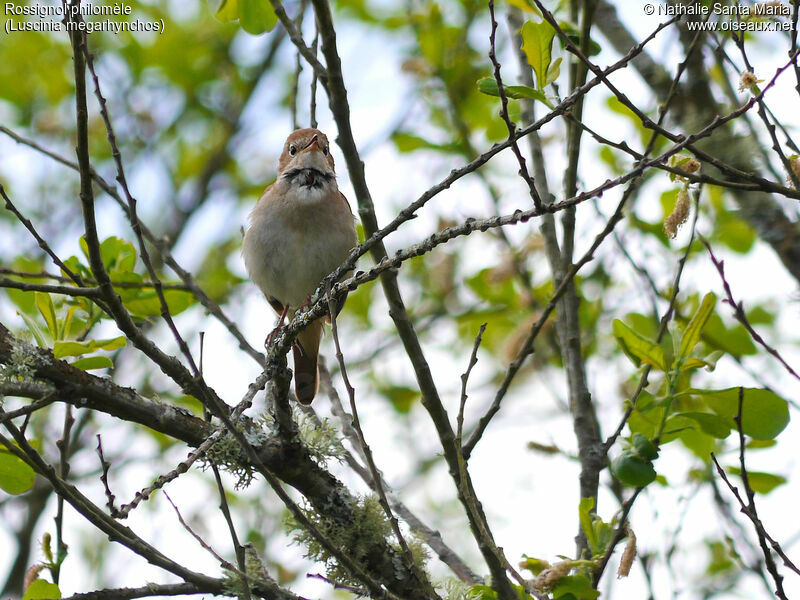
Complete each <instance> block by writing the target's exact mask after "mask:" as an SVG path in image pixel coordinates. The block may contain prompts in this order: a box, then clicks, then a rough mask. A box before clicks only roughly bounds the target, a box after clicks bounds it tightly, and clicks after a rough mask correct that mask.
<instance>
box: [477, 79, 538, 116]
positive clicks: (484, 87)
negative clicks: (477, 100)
mask: <svg viewBox="0 0 800 600" xmlns="http://www.w3.org/2000/svg"><path fill="white" fill-rule="evenodd" d="M478 90H479V91H481V92H482V93H484V94H486V95H488V96H497V97H499V96H500V88H499V86H498V85H497V80H496V79H495V78H494V77H484V78H482V79H479V80H478ZM503 91H505V93H506V98H512V99H514V100H518V99H520V98H531V99H533V100H538V101H539V102H542V103H543V104H546V105H547V106H549V107H550V108H552V104H551V103H550V101H549V100H548V99H547V96H545V95H544V93H542V92H540V91H539V90H535V89H533V88H532V87H528V86H527V85H504V86H503Z"/></svg>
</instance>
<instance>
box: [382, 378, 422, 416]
mask: <svg viewBox="0 0 800 600" xmlns="http://www.w3.org/2000/svg"><path fill="white" fill-rule="evenodd" d="M378 391H379V392H380V393H381V394H383V395H384V396H386V397H387V398H388V399H389V400H390V401H391V403H392V406H393V407H394V409H395V410H396V411H397V412H399V413H400V414H404V415H405V414H408V413H409V412H411V408H412V407H413V406H414V404H415V403H416V401H417V400H418V399H419V397H420V393H419V389H415V388H410V387H406V386H402V385H384V386H380V385H379V386H378Z"/></svg>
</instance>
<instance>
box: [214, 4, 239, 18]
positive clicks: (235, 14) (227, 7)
mask: <svg viewBox="0 0 800 600" xmlns="http://www.w3.org/2000/svg"><path fill="white" fill-rule="evenodd" d="M216 17H217V18H218V19H219V20H220V21H222V22H223V23H231V22H233V21H235V20H237V19H238V18H239V0H222V2H221V3H220V5H219V8H218V9H217V12H216Z"/></svg>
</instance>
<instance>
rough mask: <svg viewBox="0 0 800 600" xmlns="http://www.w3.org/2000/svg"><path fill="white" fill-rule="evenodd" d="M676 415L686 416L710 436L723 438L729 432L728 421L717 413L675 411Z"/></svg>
mask: <svg viewBox="0 0 800 600" xmlns="http://www.w3.org/2000/svg"><path fill="white" fill-rule="evenodd" d="M675 416H676V417H686V418H687V419H691V420H692V421H694V422H695V423H697V424H698V425H699V426H700V429H701V430H702V431H703V432H704V433H707V434H708V435H710V436H713V437H715V438H717V439H720V440H722V439H725V438H726V437H728V435H730V433H731V427H730V425H729V424H728V421H727V420H726V419H724V418H723V417H720V416H719V415H715V414H713V413H704V412H682V413H677V414H676V415H675Z"/></svg>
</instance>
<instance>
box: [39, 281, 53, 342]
mask: <svg viewBox="0 0 800 600" xmlns="http://www.w3.org/2000/svg"><path fill="white" fill-rule="evenodd" d="M34 295H35V298H36V308H38V309H39V312H40V313H41V314H42V316H43V317H44V322H45V323H47V329H48V331H50V337H51V338H53V339H54V340H55V339H57V338H58V324H57V321H58V319H57V317H56V307H55V305H54V304H53V299H52V298H51V297H50V294H47V293H44V292H35V294H34Z"/></svg>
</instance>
